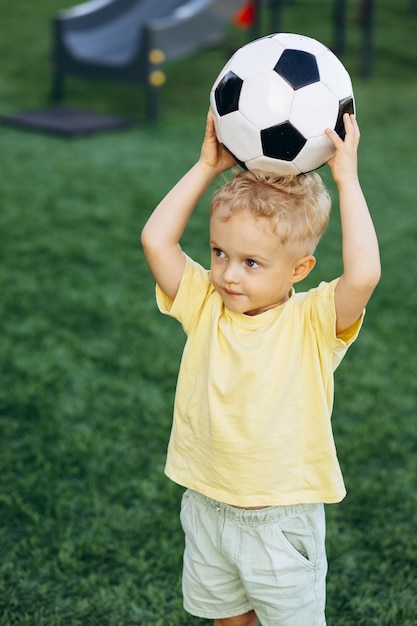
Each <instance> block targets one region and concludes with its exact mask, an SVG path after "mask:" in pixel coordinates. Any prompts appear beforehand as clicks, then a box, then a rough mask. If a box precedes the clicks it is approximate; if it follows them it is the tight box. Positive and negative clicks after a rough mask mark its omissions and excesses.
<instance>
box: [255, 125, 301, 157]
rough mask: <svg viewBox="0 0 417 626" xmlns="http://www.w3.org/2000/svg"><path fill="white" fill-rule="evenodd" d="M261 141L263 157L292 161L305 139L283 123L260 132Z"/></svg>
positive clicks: (293, 128)
mask: <svg viewBox="0 0 417 626" xmlns="http://www.w3.org/2000/svg"><path fill="white" fill-rule="evenodd" d="M261 141H262V149H263V153H264V155H265V156H267V157H271V158H272V159H281V160H282V161H292V160H293V159H295V157H296V156H297V154H298V153H299V152H300V150H301V149H302V148H303V146H304V145H305V143H306V141H307V139H306V138H305V137H304V136H303V135H302V134H301V133H300V132H299V131H298V130H297V129H296V128H295V127H294V126H293V125H292V124H291V123H290V122H284V123H283V124H277V125H276V126H271V127H270V128H265V129H264V130H261Z"/></svg>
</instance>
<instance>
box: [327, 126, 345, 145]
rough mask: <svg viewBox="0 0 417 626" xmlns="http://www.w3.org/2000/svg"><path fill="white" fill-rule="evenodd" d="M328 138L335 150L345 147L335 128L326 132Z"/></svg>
mask: <svg viewBox="0 0 417 626" xmlns="http://www.w3.org/2000/svg"><path fill="white" fill-rule="evenodd" d="M324 132H325V134H326V135H327V137H328V138H329V139H330V141H331V142H332V144H333V145H334V147H335V148H337V147H338V146H341V145H343V140H342V139H341V138H340V137H339V135H338V134H337V132H336V131H335V130H333V128H326V130H325V131H324Z"/></svg>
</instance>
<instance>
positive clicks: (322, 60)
mask: <svg viewBox="0 0 417 626" xmlns="http://www.w3.org/2000/svg"><path fill="white" fill-rule="evenodd" d="M210 104H211V108H212V111H213V116H214V123H215V128H216V134H217V137H218V140H219V141H220V143H222V144H223V146H224V147H225V148H226V150H228V152H230V153H231V154H232V156H233V157H234V158H235V160H236V161H237V163H239V165H241V166H242V167H244V168H245V169H249V170H252V171H256V170H261V171H263V172H267V173H270V174H272V175H274V176H283V175H286V174H295V175H297V174H300V173H303V172H309V171H311V170H315V169H317V168H318V167H321V166H322V165H323V164H324V163H326V162H327V161H328V160H329V159H330V158H331V157H332V156H333V155H334V146H333V143H332V142H331V141H330V139H329V138H328V137H327V136H326V135H325V134H324V132H325V129H326V128H333V129H334V130H336V132H337V133H338V134H339V135H340V137H342V139H343V138H344V134H345V133H344V125H343V114H344V113H354V111H355V104H354V95H353V89H352V83H351V80H350V76H349V74H348V72H347V71H346V69H345V67H344V66H343V64H342V63H341V62H340V61H339V59H338V58H337V57H336V56H335V55H334V54H333V52H331V51H330V50H329V49H328V48H327V47H326V46H324V45H323V44H322V43H320V42H319V41H316V40H315V39H312V38H310V37H305V36H303V35H295V34H292V33H279V34H276V35H270V36H268V37H263V38H261V39H256V40H255V41H252V42H251V43H248V44H246V45H245V46H243V47H242V48H240V49H239V50H237V52H235V54H234V55H233V56H232V57H231V59H230V60H229V61H228V63H226V65H225V66H224V68H223V69H222V71H221V72H220V74H219V76H218V77H217V79H216V80H215V82H214V85H213V87H212V89H211V92H210Z"/></svg>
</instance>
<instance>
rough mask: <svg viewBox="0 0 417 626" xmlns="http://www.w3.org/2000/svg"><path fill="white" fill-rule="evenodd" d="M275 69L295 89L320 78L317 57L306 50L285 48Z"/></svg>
mask: <svg viewBox="0 0 417 626" xmlns="http://www.w3.org/2000/svg"><path fill="white" fill-rule="evenodd" d="M274 70H275V71H276V72H277V74H279V75H280V76H282V78H283V79H284V80H286V81H287V83H288V84H289V85H291V87H292V88H293V89H301V87H306V86H307V85H311V84H312V83H317V82H318V81H319V80H320V72H319V68H318V65H317V61H316V57H315V56H314V54H311V53H310V52H305V51H304V50H291V49H290V48H288V49H287V50H284V52H283V53H282V54H281V56H280V58H279V61H278V63H277V64H276V66H275V67H274Z"/></svg>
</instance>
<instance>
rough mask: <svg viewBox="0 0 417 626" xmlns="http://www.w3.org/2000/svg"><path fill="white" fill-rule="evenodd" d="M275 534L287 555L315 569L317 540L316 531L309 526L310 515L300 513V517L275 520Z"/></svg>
mask: <svg viewBox="0 0 417 626" xmlns="http://www.w3.org/2000/svg"><path fill="white" fill-rule="evenodd" d="M273 528H274V532H275V534H276V536H277V538H278V539H279V541H280V543H281V545H282V547H283V548H284V549H285V551H286V552H287V554H289V555H290V556H292V557H293V558H295V559H296V560H297V561H298V562H299V563H302V564H303V565H304V566H307V567H309V568H314V566H315V564H316V562H317V555H318V549H317V540H316V536H315V532H314V529H313V528H312V526H311V525H310V524H309V520H308V514H307V515H305V514H304V512H300V513H299V514H298V515H295V516H291V517H285V518H283V519H278V520H275V521H274V523H273Z"/></svg>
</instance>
